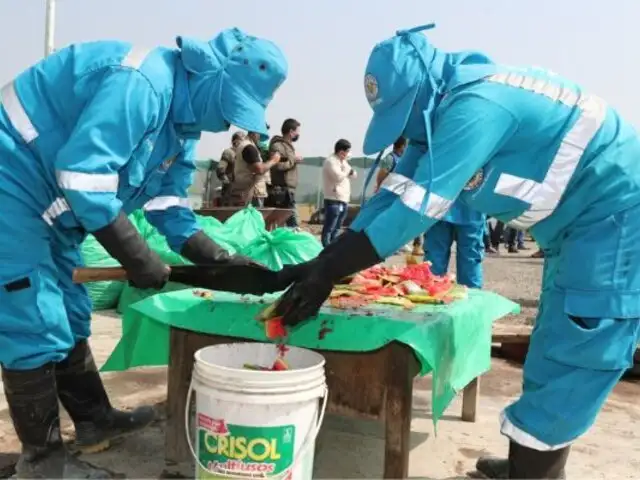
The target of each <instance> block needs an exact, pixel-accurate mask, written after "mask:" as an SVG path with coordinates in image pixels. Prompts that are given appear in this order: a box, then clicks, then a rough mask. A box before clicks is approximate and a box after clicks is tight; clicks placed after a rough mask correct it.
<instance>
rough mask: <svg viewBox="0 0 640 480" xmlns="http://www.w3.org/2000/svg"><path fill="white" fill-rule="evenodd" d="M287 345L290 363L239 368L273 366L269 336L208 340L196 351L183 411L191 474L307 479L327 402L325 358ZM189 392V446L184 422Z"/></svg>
mask: <svg viewBox="0 0 640 480" xmlns="http://www.w3.org/2000/svg"><path fill="white" fill-rule="evenodd" d="M287 348H288V351H287V353H286V355H285V360H286V362H287V364H288V365H289V370H284V371H277V372H272V371H261V370H249V369H246V368H244V365H246V364H256V365H261V366H270V365H272V364H273V362H274V361H275V359H276V357H277V355H278V350H277V347H276V345H274V344H271V343H231V344H224V345H214V346H211V347H205V348H202V349H200V350H198V351H197V352H196V354H195V363H194V366H193V376H192V379H191V385H190V387H189V392H188V394H187V405H186V410H185V428H186V433H187V439H188V440H189V447H190V449H191V453H192V455H193V458H194V459H195V462H196V474H195V478H202V479H204V478H207V479H212V478H278V479H282V480H310V479H311V478H312V473H313V456H314V445H315V441H316V436H317V435H318V431H319V430H320V426H321V425H322V421H323V419H324V412H325V409H326V406H327V385H326V382H325V374H324V363H325V361H324V357H322V355H320V354H318V353H315V352H312V351H311V350H306V349H303V348H297V347H287ZM194 391H195V393H196V402H195V403H196V408H195V432H196V440H195V448H194V446H193V442H192V435H193V432H192V431H191V428H190V427H189V424H190V418H191V411H190V403H191V395H192V393H193V392H194ZM320 399H322V406H320V402H319V400H320Z"/></svg>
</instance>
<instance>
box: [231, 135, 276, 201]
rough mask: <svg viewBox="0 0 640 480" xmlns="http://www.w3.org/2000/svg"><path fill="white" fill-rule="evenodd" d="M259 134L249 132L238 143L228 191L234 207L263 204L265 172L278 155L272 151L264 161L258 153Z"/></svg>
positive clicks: (272, 164) (265, 191)
mask: <svg viewBox="0 0 640 480" xmlns="http://www.w3.org/2000/svg"><path fill="white" fill-rule="evenodd" d="M259 143H260V134H258V133H257V132H249V133H248V134H247V136H246V137H245V139H244V140H242V141H241V142H240V143H239V144H238V148H237V149H236V159H235V165H234V171H233V173H234V177H235V178H234V181H233V183H232V184H231V187H230V191H229V204H230V205H231V206H236V207H244V206H247V205H253V206H254V207H256V208H262V207H263V206H264V199H265V198H267V182H266V178H265V176H266V174H267V173H268V172H269V169H271V168H272V167H273V166H274V165H276V164H277V163H278V162H279V161H280V155H279V154H278V153H277V152H272V153H271V157H270V158H269V159H268V160H267V161H266V162H264V161H263V160H262V157H261V155H260V149H259V148H258V144H259Z"/></svg>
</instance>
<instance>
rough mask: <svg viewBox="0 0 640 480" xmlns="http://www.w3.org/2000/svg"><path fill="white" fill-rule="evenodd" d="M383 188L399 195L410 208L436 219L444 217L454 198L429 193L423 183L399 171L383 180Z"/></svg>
mask: <svg viewBox="0 0 640 480" xmlns="http://www.w3.org/2000/svg"><path fill="white" fill-rule="evenodd" d="M381 188H383V189H385V190H388V191H390V192H392V193H394V194H396V195H398V196H399V197H400V200H401V201H402V203H404V204H405V205H406V206H407V207H409V208H410V209H412V210H415V211H416V212H418V213H419V214H421V215H426V216H427V217H430V218H433V219H435V220H440V219H441V218H442V217H444V215H445V214H446V213H447V212H448V211H449V208H451V205H452V204H453V201H452V200H448V199H446V198H443V197H441V196H439V195H436V194H435V193H429V192H427V190H426V189H425V188H424V187H422V186H421V185H418V184H417V183H415V182H414V181H413V180H411V179H410V178H407V177H405V176H404V175H400V174H398V173H390V174H389V175H388V176H387V178H385V179H384V181H383V182H382V185H381ZM426 195H428V199H427V206H426V208H425V210H424V212H422V211H421V208H422V204H423V201H424V198H425V196H426Z"/></svg>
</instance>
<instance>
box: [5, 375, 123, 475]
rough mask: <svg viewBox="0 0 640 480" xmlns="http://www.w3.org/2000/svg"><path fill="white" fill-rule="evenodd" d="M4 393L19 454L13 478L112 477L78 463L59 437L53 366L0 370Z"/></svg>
mask: <svg viewBox="0 0 640 480" xmlns="http://www.w3.org/2000/svg"><path fill="white" fill-rule="evenodd" d="M2 381H3V383H4V391H5V394H6V396H7V403H8V404H9V412H10V414H11V419H12V420H13V426H14V428H15V429H16V433H17V435H18V438H19V439H20V442H21V443H22V454H21V455H20V459H19V460H18V464H17V465H16V475H15V476H16V478H114V477H113V476H112V475H111V474H110V473H109V472H108V471H106V470H102V469H99V468H96V467H94V466H93V465H91V464H89V463H86V462H82V461H80V460H78V459H77V458H76V457H75V456H74V455H72V454H71V453H69V452H68V451H67V449H66V448H65V446H64V444H63V443H62V437H61V436H60V417H59V410H58V395H57V394H56V379H55V370H54V365H53V364H47V365H45V366H43V367H40V368H36V369H34V370H7V369H3V370H2Z"/></svg>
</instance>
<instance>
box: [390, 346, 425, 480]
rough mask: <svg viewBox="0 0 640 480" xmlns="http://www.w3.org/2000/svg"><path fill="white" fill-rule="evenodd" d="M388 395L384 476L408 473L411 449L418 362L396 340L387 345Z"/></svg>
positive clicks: (397, 476)
mask: <svg viewBox="0 0 640 480" xmlns="http://www.w3.org/2000/svg"><path fill="white" fill-rule="evenodd" d="M387 348H388V349H390V351H389V355H388V358H389V362H388V364H387V365H388V366H387V394H386V401H385V412H384V415H385V417H384V418H385V447H384V478H407V477H408V476H409V451H410V450H411V445H410V440H411V404H412V400H413V378H414V377H415V375H416V373H417V362H416V359H415V356H414V354H413V352H412V351H411V350H410V349H408V348H407V347H404V346H402V345H399V344H396V343H393V344H391V345H389V346H388V347H387Z"/></svg>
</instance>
